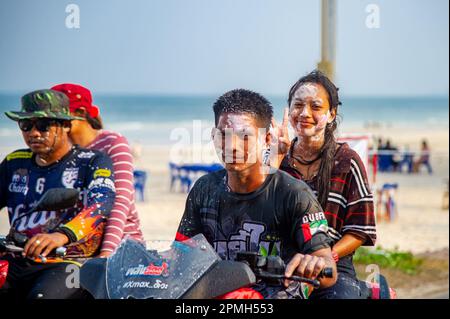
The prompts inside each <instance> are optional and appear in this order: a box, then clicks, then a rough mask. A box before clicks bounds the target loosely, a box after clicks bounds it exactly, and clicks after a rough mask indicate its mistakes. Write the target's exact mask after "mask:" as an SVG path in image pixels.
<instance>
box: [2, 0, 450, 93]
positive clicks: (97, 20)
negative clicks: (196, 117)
mask: <svg viewBox="0 0 450 319" xmlns="http://www.w3.org/2000/svg"><path fill="white" fill-rule="evenodd" d="M70 3H74V4H77V5H78V6H79V8H80V29H68V28H66V26H65V19H66V16H67V15H68V14H67V13H66V12H65V8H66V6H67V5H68V4H70ZM371 3H373V4H377V5H378V6H379V8H380V22H381V25H380V28H379V29H368V28H367V27H366V25H365V20H366V16H367V13H366V12H365V8H366V6H367V5H368V4H371ZM448 6H449V4H448V1H447V0H428V1H427V0H378V1H376V0H371V1H365V0H338V27H337V34H338V37H337V78H336V82H337V84H338V85H339V86H340V87H341V93H342V94H343V95H409V96H411V95H448V87H449V81H448V78H449V73H448V69H449V62H448V60H449V59H448V56H449V51H448V50H449V49H448V48H449V43H448V36H449V34H448V32H449V31H448V30H449V25H448V24H449V17H448V14H449V13H448V9H449V8H448ZM0 52H1V53H0V70H1V71H0V91H14V92H28V91H31V90H34V89H38V88H45V87H49V86H51V85H52V84H55V83H58V82H76V83H82V84H84V85H86V86H88V87H89V88H91V89H92V90H93V91H94V92H95V93H144V94H218V93H222V92H224V91H226V90H229V89H232V88H236V87H245V88H249V89H253V90H256V91H259V92H261V93H264V94H280V95H285V94H286V93H287V91H288V89H289V87H290V85H291V84H292V83H293V82H295V81H296V80H297V79H298V78H299V77H300V76H302V75H304V74H305V73H307V72H308V71H310V70H312V69H313V68H315V66H316V64H317V62H318V61H319V58H320V1H319V0H304V1H303V0H245V1H243V0H227V1H225V0H220V1H218V0H133V1H114V0H72V1H62V0H39V1H23V0H2V1H1V3H0Z"/></svg>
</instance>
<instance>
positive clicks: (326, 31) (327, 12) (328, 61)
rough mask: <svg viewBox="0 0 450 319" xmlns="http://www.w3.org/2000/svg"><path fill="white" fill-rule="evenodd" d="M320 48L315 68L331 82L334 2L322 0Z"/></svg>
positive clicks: (333, 49)
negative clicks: (319, 55) (318, 59)
mask: <svg viewBox="0 0 450 319" xmlns="http://www.w3.org/2000/svg"><path fill="white" fill-rule="evenodd" d="M321 27H322V29H321V32H322V38H321V43H322V48H321V61H320V62H319V63H318V65H317V67H318V69H319V70H320V71H322V72H324V73H325V74H326V75H327V76H328V77H329V78H330V79H331V80H332V81H334V77H335V73H336V0H322V26H321Z"/></svg>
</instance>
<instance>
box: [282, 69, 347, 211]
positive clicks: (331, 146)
mask: <svg viewBox="0 0 450 319" xmlns="http://www.w3.org/2000/svg"><path fill="white" fill-rule="evenodd" d="M305 83H315V84H320V85H322V86H323V87H324V89H325V90H326V91H327V93H328V102H329V104H330V112H331V111H332V110H335V112H336V117H335V119H334V120H333V122H331V123H329V124H327V126H326V127H325V143H324V144H323V146H322V149H321V153H322V156H321V161H320V167H319V173H318V175H317V179H316V185H315V186H316V190H317V197H318V200H319V203H320V205H322V208H323V209H325V207H326V204H327V200H328V194H329V192H330V179H331V172H332V170H333V166H334V156H335V153H336V145H337V142H336V138H335V136H334V132H335V131H336V128H337V125H338V123H337V120H336V118H337V110H338V106H339V105H341V102H340V101H339V94H338V90H339V89H338V88H337V87H336V86H335V85H334V83H333V82H331V80H330V79H329V78H328V77H327V76H326V75H325V74H324V73H322V72H320V71H319V70H314V71H312V72H311V73H309V74H308V75H306V76H304V77H302V78H301V79H300V80H298V81H297V82H296V83H295V84H294V85H293V86H292V87H291V89H290V90H289V98H288V103H289V106H290V105H291V102H292V99H293V97H294V94H295V92H296V91H297V90H298V88H299V87H300V86H301V85H303V84H305Z"/></svg>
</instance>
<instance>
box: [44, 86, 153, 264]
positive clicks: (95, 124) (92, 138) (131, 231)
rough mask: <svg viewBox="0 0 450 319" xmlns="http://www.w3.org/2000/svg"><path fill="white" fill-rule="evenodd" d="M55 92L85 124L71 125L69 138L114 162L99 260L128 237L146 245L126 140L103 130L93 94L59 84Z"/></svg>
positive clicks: (55, 87)
mask: <svg viewBox="0 0 450 319" xmlns="http://www.w3.org/2000/svg"><path fill="white" fill-rule="evenodd" d="M52 90H56V91H60V92H63V93H65V94H66V95H67V96H68V97H69V100H70V111H71V113H72V114H76V116H78V117H83V118H85V119H86V120H85V121H83V120H76V121H72V129H71V132H70V138H71V139H72V141H73V143H74V144H78V145H80V146H81V147H83V148H88V149H93V150H99V151H102V152H104V153H106V154H108V155H109V157H110V158H111V160H112V162H113V168H114V177H115V187H116V199H115V202H114V206H113V208H112V210H111V213H110V217H109V218H108V221H107V224H106V227H105V234H104V237H103V243H102V247H101V251H100V257H107V256H109V255H110V254H111V253H112V252H114V250H115V249H116V248H117V247H118V245H119V244H120V242H121V240H122V238H124V237H125V236H129V237H131V238H133V239H136V240H138V241H141V242H143V240H144V239H143V236H142V232H141V229H140V221H139V216H138V213H137V210H136V207H135V203H134V182H133V169H134V166H133V157H132V155H131V151H130V146H129V145H128V141H127V140H126V138H125V137H124V136H122V135H121V134H119V133H115V132H112V131H107V130H103V124H102V121H101V119H100V116H99V109H98V107H97V106H95V105H93V104H92V96H91V92H90V91H89V90H88V89H87V88H85V87H83V86H81V85H77V84H70V83H64V84H58V85H55V86H54V87H52Z"/></svg>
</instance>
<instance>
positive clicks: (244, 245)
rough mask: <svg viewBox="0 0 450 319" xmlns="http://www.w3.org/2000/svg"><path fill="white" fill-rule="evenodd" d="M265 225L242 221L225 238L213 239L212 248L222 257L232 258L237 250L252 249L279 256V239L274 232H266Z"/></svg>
mask: <svg viewBox="0 0 450 319" xmlns="http://www.w3.org/2000/svg"><path fill="white" fill-rule="evenodd" d="M266 229H267V227H266V225H264V224H261V223H255V222H248V221H247V222H243V223H242V226H241V228H239V229H238V230H237V232H235V233H233V234H230V236H229V237H228V238H227V239H226V240H215V241H214V249H215V250H216V252H217V253H218V254H219V256H220V257H221V258H223V259H230V260H234V259H235V258H236V253H237V252H239V251H254V252H259V253H260V254H261V255H263V256H265V257H267V256H269V255H272V256H279V255H280V251H281V240H280V238H279V236H278V235H276V234H272V235H269V234H266Z"/></svg>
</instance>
